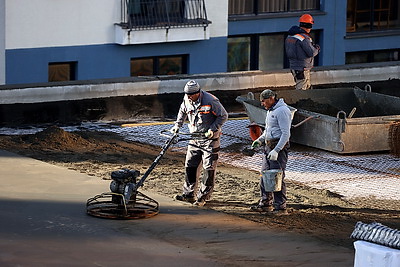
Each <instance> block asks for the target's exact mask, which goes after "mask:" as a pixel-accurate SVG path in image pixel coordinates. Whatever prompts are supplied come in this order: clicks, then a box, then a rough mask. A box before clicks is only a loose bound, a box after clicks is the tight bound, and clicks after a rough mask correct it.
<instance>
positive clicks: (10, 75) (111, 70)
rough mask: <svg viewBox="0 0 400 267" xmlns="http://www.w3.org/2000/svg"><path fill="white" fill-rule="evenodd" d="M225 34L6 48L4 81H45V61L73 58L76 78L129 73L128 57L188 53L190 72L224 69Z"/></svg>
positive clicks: (83, 78)
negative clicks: (184, 39)
mask: <svg viewBox="0 0 400 267" xmlns="http://www.w3.org/2000/svg"><path fill="white" fill-rule="evenodd" d="M226 42H227V40H226V37H221V38H211V39H210V40H205V41H192V42H177V43H162V44H143V45H131V46H121V45H117V44H106V45H89V46H72V47H47V48H35V49H15V50H7V51H6V83H7V84H19V83H42V82H47V81H48V63H50V62H69V61H76V62H78V65H77V75H76V76H77V77H76V79H77V80H91V79H107V78H121V77H129V76H130V59H131V58H133V57H151V56H165V55H168V56H170V55H181V54H188V55H189V66H188V73H189V74H199V73H214V72H226V60H227V44H226Z"/></svg>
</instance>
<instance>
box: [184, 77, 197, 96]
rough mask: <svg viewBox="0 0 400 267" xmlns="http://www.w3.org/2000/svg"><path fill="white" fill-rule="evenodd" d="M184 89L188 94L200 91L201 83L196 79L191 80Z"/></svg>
mask: <svg viewBox="0 0 400 267" xmlns="http://www.w3.org/2000/svg"><path fill="white" fill-rule="evenodd" d="M183 91H184V92H185V94H188V95H193V94H196V93H198V92H200V85H199V84H198V83H197V82H196V81H194V80H190V81H188V82H187V83H186V85H185V87H184V88H183Z"/></svg>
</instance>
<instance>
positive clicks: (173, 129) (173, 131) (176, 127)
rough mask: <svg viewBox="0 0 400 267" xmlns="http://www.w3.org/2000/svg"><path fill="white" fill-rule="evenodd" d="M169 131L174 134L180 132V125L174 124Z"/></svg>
mask: <svg viewBox="0 0 400 267" xmlns="http://www.w3.org/2000/svg"><path fill="white" fill-rule="evenodd" d="M169 132H170V133H172V134H176V133H178V132H179V127H178V125H174V127H172V128H171V129H170V130H169Z"/></svg>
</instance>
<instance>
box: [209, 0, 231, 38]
mask: <svg viewBox="0 0 400 267" xmlns="http://www.w3.org/2000/svg"><path fill="white" fill-rule="evenodd" d="M204 2H205V5H206V11H207V17H208V20H211V21H212V24H210V25H209V27H210V37H211V38H212V37H225V36H228V0H205V1H204Z"/></svg>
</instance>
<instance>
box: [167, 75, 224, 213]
mask: <svg viewBox="0 0 400 267" xmlns="http://www.w3.org/2000/svg"><path fill="white" fill-rule="evenodd" d="M183 90H184V92H185V96H184V98H183V102H182V103H181V105H180V108H179V112H178V115H177V119H176V122H175V125H174V126H173V127H172V128H171V130H170V131H171V132H172V133H177V132H178V131H179V128H180V127H182V125H183V123H184V121H185V120H186V119H187V120H188V121H189V124H188V127H189V131H190V132H191V133H201V134H204V137H206V138H203V139H201V138H200V139H193V140H190V141H189V145H188V149H187V153H186V160H185V171H186V176H185V182H184V185H183V194H182V195H177V196H176V197H175V199H177V200H180V201H187V202H191V203H193V202H194V205H197V206H204V205H205V203H206V201H207V200H209V199H210V197H211V193H212V191H213V189H214V184H215V174H216V168H217V161H218V154H219V153H218V152H219V150H220V136H221V128H222V125H223V124H224V123H225V122H226V121H227V119H228V113H227V112H226V110H225V108H224V107H223V106H222V104H221V103H220V101H219V100H218V98H216V97H215V96H214V95H212V94H210V93H208V92H205V91H203V90H201V88H200V85H199V84H198V83H197V82H196V81H193V80H191V81H189V82H187V83H186V85H185V87H184V89H183ZM201 163H202V165H203V177H202V180H201V183H200V184H198V176H199V174H200V164H201ZM196 186H197V187H198V192H197V196H195V193H194V190H195V188H196Z"/></svg>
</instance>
